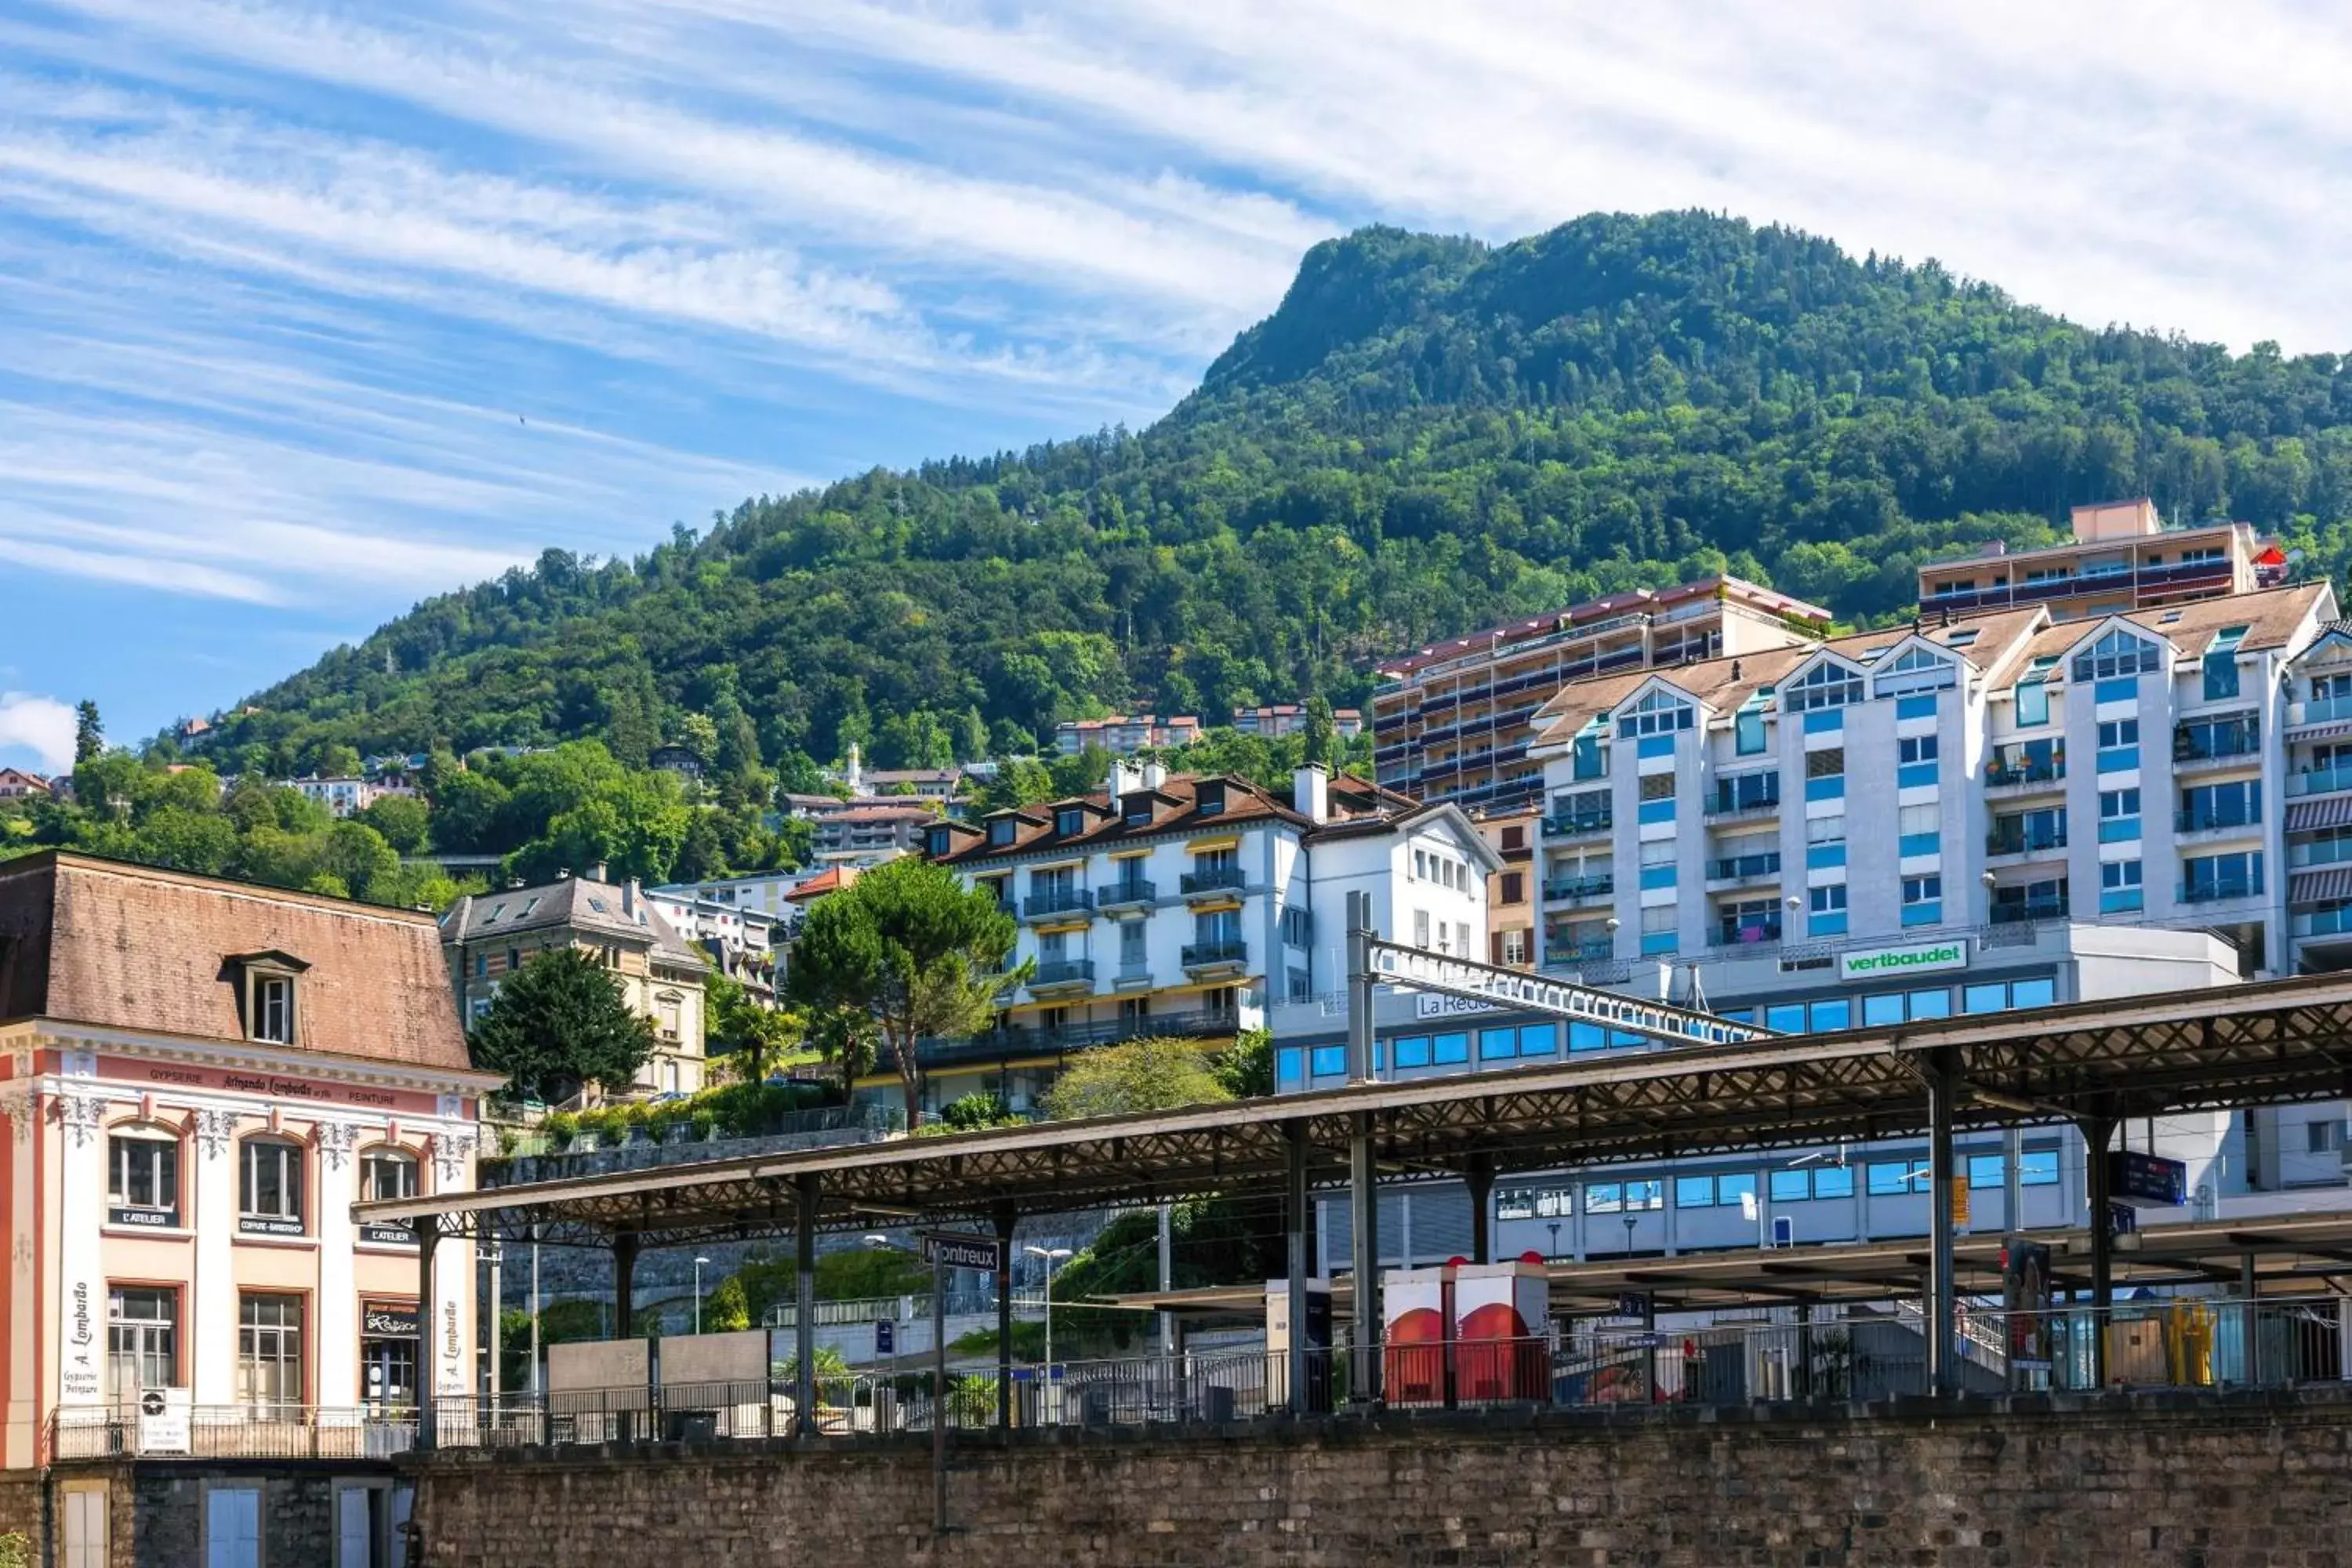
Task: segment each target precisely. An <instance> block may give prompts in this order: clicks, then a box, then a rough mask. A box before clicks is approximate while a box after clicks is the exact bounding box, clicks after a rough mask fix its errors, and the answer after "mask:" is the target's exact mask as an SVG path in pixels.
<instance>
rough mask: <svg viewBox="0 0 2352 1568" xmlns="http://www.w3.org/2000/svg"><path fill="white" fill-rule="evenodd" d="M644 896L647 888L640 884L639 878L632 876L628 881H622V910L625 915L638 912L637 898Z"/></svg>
mask: <svg viewBox="0 0 2352 1568" xmlns="http://www.w3.org/2000/svg"><path fill="white" fill-rule="evenodd" d="M644 896H645V889H643V888H642V887H640V886H639V885H638V883H637V879H635V877H632V878H630V879H628V880H627V881H625V882H624V883H622V884H621V912H622V913H623V914H625V915H634V914H635V913H636V912H637V900H639V899H641V898H643V897H644Z"/></svg>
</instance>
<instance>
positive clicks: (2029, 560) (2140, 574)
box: [1919, 498, 2287, 620]
mask: <svg viewBox="0 0 2352 1568" xmlns="http://www.w3.org/2000/svg"><path fill="white" fill-rule="evenodd" d="M2286 569H2287V563H2286V555H2285V552H2284V551H2283V550H2281V549H2280V548H2279V546H2278V545H2277V544H2276V543H2275V542H2272V541H2267V540H2262V539H2257V538H2255V537H2254V531H2253V530H2252V528H2251V527H2250V526H2248V525H2247V524H2245V523H2242V522H2216V523H2203V524H2200V525H2198V526H2196V527H2191V528H2169V529H2168V528H2166V527H2165V526H2164V524H2163V521H2162V520H2161V519H2160V518H2159V517H2158V514H2157V510H2156V503H2155V502H2154V501H2152V500H2146V499H2144V498H2143V499H2140V500H2115V501H2099V502H2095V503H2094V504H2092V505H2089V506H2078V507H2076V508H2074V541H2073V542H2071V543H2068V544H2060V545H2053V546H2052V547H2051V548H2049V549H2046V550H2021V551H2014V552H2011V551H2007V550H2004V549H2002V548H2001V547H2000V545H1998V544H1996V545H1993V546H1991V547H1990V548H1989V549H1987V550H1986V551H1985V552H1982V553H1979V554H1977V555H1972V556H1968V557H1965V558H1963V559H1961V560H1958V561H1937V562H1935V563H1931V564H1929V565H1926V566H1922V567H1921V568H1919V610H1920V613H1921V614H1922V615H1927V616H1940V615H1944V614H1947V613H1949V614H1952V615H1961V616H1970V615H1981V614H1983V613H1984V612H1986V611H1988V610H2006V609H2019V608H2027V607H2031V606H2032V605H2046V606H2048V608H2049V610H2050V613H2051V614H2052V615H2053V616H2057V617H2058V618H2059V619H2060V620H2085V619H2090V618H2094V617H2096V616H2109V615H2117V614H2121V613H2123V612H2126V611H2130V610H2145V609H2150V608H2154V607H2156V606H2158V605H2173V604H2179V603H2181V602H2182V601H2184V600H2189V599H2207V598H2213V597H2215V596H2217V595H2225V594H2251V593H2252V592H2254V591H2255V590H2256V589H2258V588H2267V587H2276V586H2278V585H2279V584H2282V583H2284V581H2285V579H2286Z"/></svg>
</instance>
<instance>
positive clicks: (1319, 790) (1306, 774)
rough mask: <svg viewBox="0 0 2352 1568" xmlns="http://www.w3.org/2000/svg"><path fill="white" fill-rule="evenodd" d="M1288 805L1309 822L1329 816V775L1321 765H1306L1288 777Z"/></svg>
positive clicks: (1319, 820)
mask: <svg viewBox="0 0 2352 1568" xmlns="http://www.w3.org/2000/svg"><path fill="white" fill-rule="evenodd" d="M1290 803H1291V805H1294V806H1295V807H1297V811H1298V815H1299V816H1303V817H1305V818H1306V819H1307V821H1309V822H1324V821H1328V819H1329V818H1330V816H1331V774H1330V773H1329V772H1328V770H1327V769H1325V767H1324V766H1323V764H1322V763H1307V764H1306V765H1305V766H1303V767H1301V768H1300V769H1299V770H1298V771H1297V773H1293V774H1291V775H1290Z"/></svg>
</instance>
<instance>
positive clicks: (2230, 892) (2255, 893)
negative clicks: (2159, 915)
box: [2175, 871, 2263, 904]
mask: <svg viewBox="0 0 2352 1568" xmlns="http://www.w3.org/2000/svg"><path fill="white" fill-rule="evenodd" d="M2175 896H2176V897H2178V898H2179V900H2180V901H2181V902H2182V903H2184V904H2221V903H2227V902H2229V901H2230V900H2233V899H2259V898H2261V897H2262V896H2263V879H2262V876H2261V874H2260V873H2259V872H2243V871H2241V872H2236V873H2232V874H2231V875H2229V876H2223V877H2191V878H2189V879H2186V880H2184V881H2182V882H2181V884H2180V885H2179V889H2178V890H2177V893H2176V895H2175Z"/></svg>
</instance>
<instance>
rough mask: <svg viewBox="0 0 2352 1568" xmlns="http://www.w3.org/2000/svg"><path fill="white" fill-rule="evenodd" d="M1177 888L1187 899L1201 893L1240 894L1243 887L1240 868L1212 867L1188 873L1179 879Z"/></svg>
mask: <svg viewBox="0 0 2352 1568" xmlns="http://www.w3.org/2000/svg"><path fill="white" fill-rule="evenodd" d="M1176 886H1177V888H1178V889H1179V890H1180V891H1181V892H1182V893H1183V895H1184V896H1185V897H1186V898H1188V899H1189V898H1192V897H1193V896H1194V895H1195V894H1200V893H1232V892H1238V891H1240V890H1241V887H1242V868H1240V867H1239V866H1211V867H1208V868H1205V869H1203V870H1199V871H1187V872H1185V873H1184V874H1183V875H1182V876H1181V877H1179V878H1177V879H1176Z"/></svg>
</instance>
